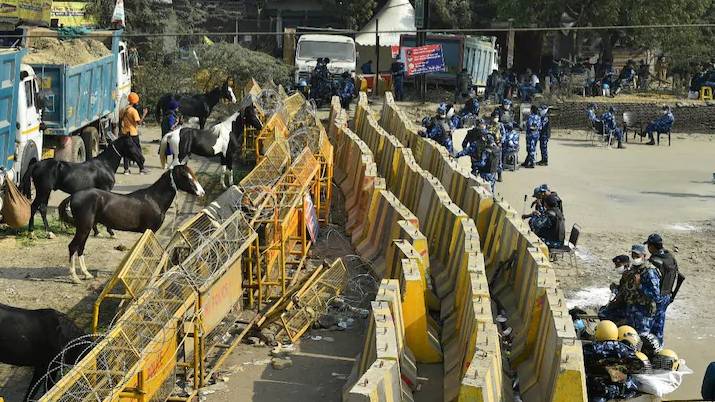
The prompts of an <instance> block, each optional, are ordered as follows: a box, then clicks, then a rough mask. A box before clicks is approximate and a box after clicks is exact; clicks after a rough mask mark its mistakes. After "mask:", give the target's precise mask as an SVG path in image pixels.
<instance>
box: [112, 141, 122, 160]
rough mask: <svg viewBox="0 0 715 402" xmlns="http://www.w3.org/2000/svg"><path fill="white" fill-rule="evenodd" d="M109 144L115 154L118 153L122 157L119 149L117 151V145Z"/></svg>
mask: <svg viewBox="0 0 715 402" xmlns="http://www.w3.org/2000/svg"><path fill="white" fill-rule="evenodd" d="M110 146H111V147H112V149H113V150H114V152H116V153H117V155H119V157H120V158H121V157H122V154H120V153H119V151H117V147H115V146H114V143H111V144H110Z"/></svg>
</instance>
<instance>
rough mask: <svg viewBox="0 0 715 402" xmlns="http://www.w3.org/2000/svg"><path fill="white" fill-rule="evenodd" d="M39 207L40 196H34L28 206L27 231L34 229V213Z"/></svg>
mask: <svg viewBox="0 0 715 402" xmlns="http://www.w3.org/2000/svg"><path fill="white" fill-rule="evenodd" d="M39 208H40V198H39V197H38V196H35V200H34V201H33V202H32V205H31V206H30V223H29V224H28V225H27V231H28V232H33V231H34V230H35V214H36V213H37V210H38V209H39Z"/></svg>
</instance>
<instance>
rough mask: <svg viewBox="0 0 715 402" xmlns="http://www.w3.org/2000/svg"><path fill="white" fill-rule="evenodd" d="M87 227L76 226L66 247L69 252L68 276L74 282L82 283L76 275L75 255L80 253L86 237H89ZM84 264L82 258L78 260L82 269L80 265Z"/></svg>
mask: <svg viewBox="0 0 715 402" xmlns="http://www.w3.org/2000/svg"><path fill="white" fill-rule="evenodd" d="M89 232H90V230H89V229H85V228H84V227H82V226H81V225H78V226H77V231H76V232H75V234H74V237H73V238H72V241H71V242H70V244H69V246H67V248H68V249H69V254H70V261H71V264H70V276H71V277H72V281H73V282H74V283H82V281H81V280H80V279H79V277H78V276H77V269H76V267H77V257H78V256H80V255H82V254H80V253H81V252H80V250H82V251H83V250H84V245H85V244H86V243H87V238H88V237H89ZM83 264H84V260H83V259H82V260H80V269H82V265H83Z"/></svg>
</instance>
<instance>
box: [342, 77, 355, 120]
mask: <svg viewBox="0 0 715 402" xmlns="http://www.w3.org/2000/svg"><path fill="white" fill-rule="evenodd" d="M342 78H343V79H342V82H341V83H340V106H341V107H342V108H343V109H345V110H350V103H351V102H352V100H353V97H354V96H355V81H354V80H353V79H352V78H351V77H350V73H349V72H347V71H346V72H344V73H343V75H342Z"/></svg>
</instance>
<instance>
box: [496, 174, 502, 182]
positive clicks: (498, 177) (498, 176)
mask: <svg viewBox="0 0 715 402" xmlns="http://www.w3.org/2000/svg"><path fill="white" fill-rule="evenodd" d="M497 181H498V182H499V183H501V182H502V179H501V171H499V172H497Z"/></svg>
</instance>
